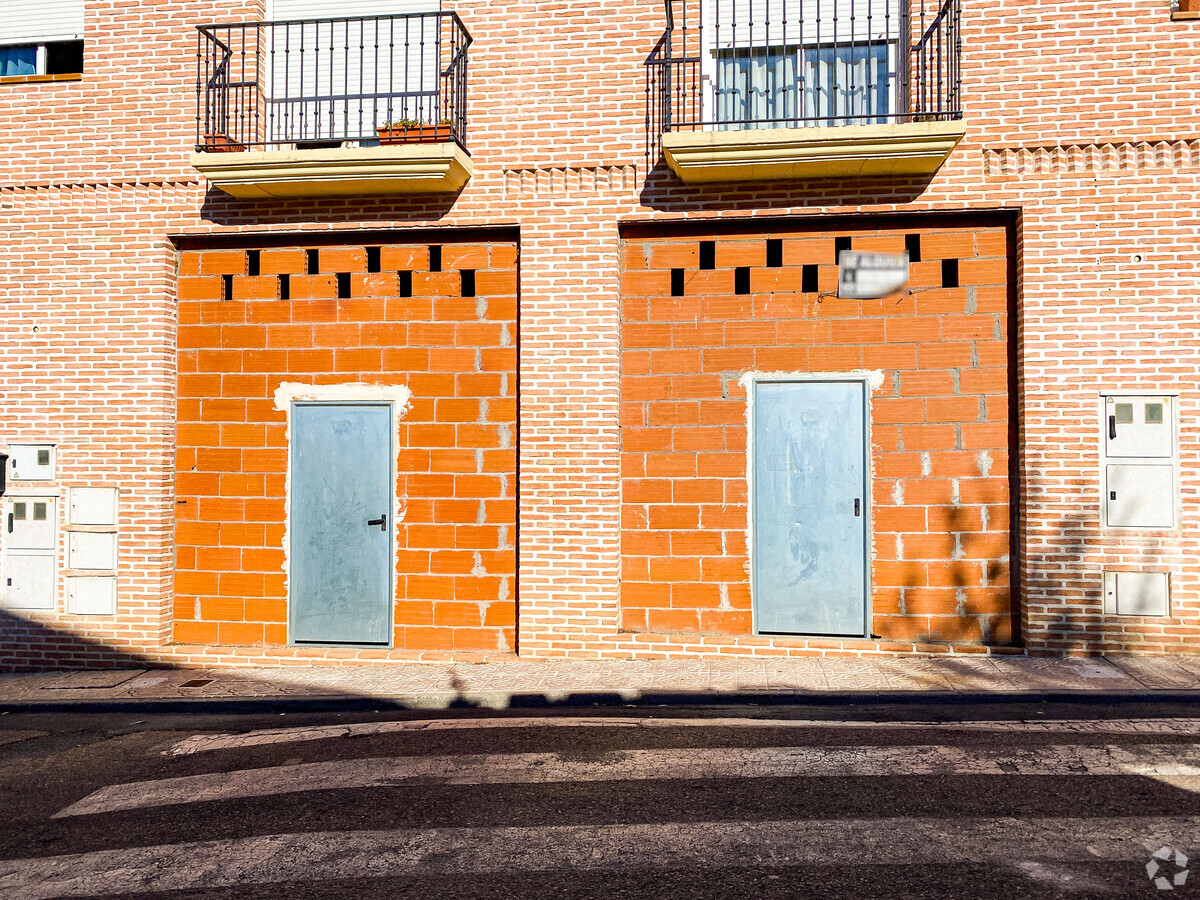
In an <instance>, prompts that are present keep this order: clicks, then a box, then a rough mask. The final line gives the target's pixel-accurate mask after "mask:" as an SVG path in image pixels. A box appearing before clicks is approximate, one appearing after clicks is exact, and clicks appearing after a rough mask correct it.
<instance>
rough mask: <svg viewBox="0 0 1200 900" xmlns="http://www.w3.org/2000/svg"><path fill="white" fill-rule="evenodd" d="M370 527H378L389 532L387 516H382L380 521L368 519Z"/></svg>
mask: <svg viewBox="0 0 1200 900" xmlns="http://www.w3.org/2000/svg"><path fill="white" fill-rule="evenodd" d="M367 524H368V525H378V526H379V530H380V531H387V514H386V513H385V514H384V515H382V516H380V517H379V518H378V519H367Z"/></svg>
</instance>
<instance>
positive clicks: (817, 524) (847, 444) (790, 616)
mask: <svg viewBox="0 0 1200 900" xmlns="http://www.w3.org/2000/svg"><path fill="white" fill-rule="evenodd" d="M753 391H754V430H753V435H752V438H751V439H752V440H753V442H754V443H753V446H752V453H753V479H754V484H753V504H754V505H753V541H754V543H753V559H754V564H753V584H752V590H753V594H754V610H755V627H756V630H757V631H758V632H759V633H763V634H822V635H824V634H827V635H846V636H851V635H853V636H862V635H865V634H866V633H867V611H866V565H867V563H866V560H867V553H866V545H867V526H866V523H867V509H866V503H867V486H866V385H865V384H864V383H863V382H853V381H759V382H756V383H755V384H754V385H753Z"/></svg>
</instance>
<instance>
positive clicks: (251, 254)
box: [246, 250, 259, 275]
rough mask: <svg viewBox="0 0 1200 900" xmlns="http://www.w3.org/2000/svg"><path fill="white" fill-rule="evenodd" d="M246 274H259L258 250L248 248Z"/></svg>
mask: <svg viewBox="0 0 1200 900" xmlns="http://www.w3.org/2000/svg"><path fill="white" fill-rule="evenodd" d="M246 274H247V275H258V274H259V269H258V251H257V250H247V251H246Z"/></svg>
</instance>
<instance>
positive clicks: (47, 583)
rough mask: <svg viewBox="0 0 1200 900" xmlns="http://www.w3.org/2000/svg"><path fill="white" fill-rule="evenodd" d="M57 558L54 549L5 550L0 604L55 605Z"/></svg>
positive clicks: (16, 606) (8, 606)
mask: <svg viewBox="0 0 1200 900" xmlns="http://www.w3.org/2000/svg"><path fill="white" fill-rule="evenodd" d="M57 562H58V558H57V557H56V556H55V555H54V554H52V553H21V552H13V551H7V552H5V554H4V571H3V572H2V573H0V608H3V609H54V600H55V598H56V597H57V595H58V583H57V581H58V566H57Z"/></svg>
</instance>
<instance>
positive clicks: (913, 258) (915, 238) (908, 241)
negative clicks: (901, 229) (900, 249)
mask: <svg viewBox="0 0 1200 900" xmlns="http://www.w3.org/2000/svg"><path fill="white" fill-rule="evenodd" d="M904 249H905V250H907V251H908V261H909V262H920V261H921V236H920V235H919V234H906V235H905V236H904Z"/></svg>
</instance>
